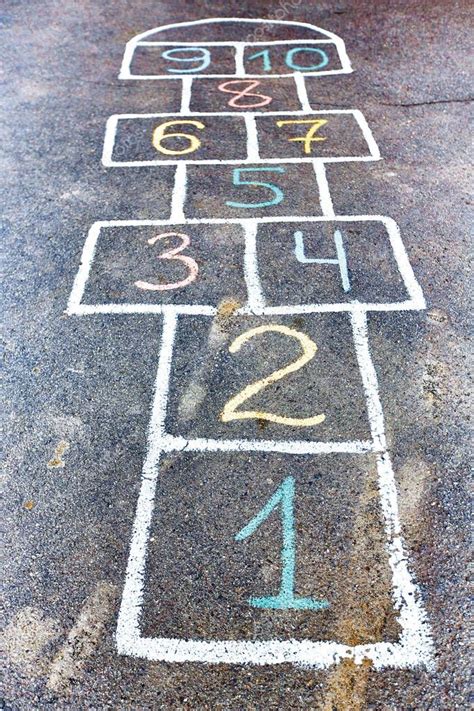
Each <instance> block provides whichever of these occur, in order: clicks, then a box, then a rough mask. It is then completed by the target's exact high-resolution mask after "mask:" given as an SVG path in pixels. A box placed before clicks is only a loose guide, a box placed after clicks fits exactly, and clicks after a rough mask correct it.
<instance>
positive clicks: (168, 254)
mask: <svg viewBox="0 0 474 711" xmlns="http://www.w3.org/2000/svg"><path fill="white" fill-rule="evenodd" d="M167 237H179V239H180V240H181V244H180V245H178V247H174V248H173V249H168V250H166V251H165V252H162V254H159V255H158V259H170V260H176V261H178V262H182V263H183V264H185V265H186V267H187V268H188V271H189V274H188V276H187V277H186V278H185V279H182V280H181V281H176V282H172V283H170V284H152V283H151V282H148V281H136V282H135V286H137V287H138V288H139V289H146V290H148V291H168V290H170V289H179V288H181V287H183V286H187V285H188V284H191V283H192V282H193V281H194V280H195V279H196V277H197V275H198V271H199V267H198V265H197V262H196V261H195V260H194V259H193V258H192V257H188V256H186V255H184V254H180V252H182V251H183V249H186V247H189V243H190V239H189V237H188V235H185V234H183V233H181V232H164V233H163V234H161V235H156V236H155V237H151V239H149V240H148V244H150V245H154V244H155V242H157V241H158V240H159V239H166V238H167Z"/></svg>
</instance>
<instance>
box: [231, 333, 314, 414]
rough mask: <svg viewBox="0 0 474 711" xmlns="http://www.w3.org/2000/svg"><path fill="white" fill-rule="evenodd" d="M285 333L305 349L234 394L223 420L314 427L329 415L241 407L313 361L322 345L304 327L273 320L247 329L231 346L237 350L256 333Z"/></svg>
mask: <svg viewBox="0 0 474 711" xmlns="http://www.w3.org/2000/svg"><path fill="white" fill-rule="evenodd" d="M272 332H273V333H281V334H283V335H284V336H287V337H289V338H294V339H295V340H296V341H298V342H299V344H300V346H301V348H302V350H303V353H302V355H301V356H300V357H299V358H297V359H296V360H295V361H293V362H292V363H289V364H288V365H286V366H285V367H284V368H279V369H278V370H275V371H274V372H273V373H271V374H270V375H267V376H266V377H265V378H261V380H256V381H255V382H253V383H250V385H247V386H246V387H245V388H244V389H243V390H241V391H240V392H239V393H238V394H237V395H234V397H232V398H231V399H230V400H228V402H226V404H225V405H224V408H223V410H222V413H221V415H220V418H221V420H222V422H231V421H232V420H248V419H255V420H267V421H268V422H275V423H277V424H280V425H289V426H291V427H313V426H314V425H319V424H321V422H324V420H325V419H326V416H325V415H321V414H320V415H316V416H314V417H285V416H283V415H274V414H272V413H271V412H264V411H262V410H237V408H238V407H240V405H242V404H243V403H244V402H245V401H246V400H248V399H249V398H251V397H253V396H254V395H257V393H259V392H260V391H261V390H263V389H264V388H267V387H268V386H269V385H272V384H273V383H276V382H277V381H278V380H282V378H285V377H286V376H287V375H289V374H290V373H296V371H297V370H299V369H300V368H303V367H304V366H305V365H306V363H309V361H310V360H312V359H313V358H314V356H315V354H316V351H317V350H318V347H317V346H316V343H314V341H312V340H311V338H309V336H307V335H306V334H305V333H302V332H301V331H296V330H295V329H294V328H288V326H282V325H280V324H269V325H266V326H257V327H256V328H251V329H249V330H248V331H245V333H242V334H241V335H240V336H238V337H237V338H236V339H235V340H234V341H232V343H231V344H230V346H229V351H230V352H231V353H237V352H238V351H239V350H240V349H241V348H242V346H243V345H244V344H245V343H247V341H249V340H250V339H251V338H255V336H260V335H262V334H264V333H272Z"/></svg>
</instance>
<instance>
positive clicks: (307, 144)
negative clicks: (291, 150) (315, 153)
mask: <svg viewBox="0 0 474 711" xmlns="http://www.w3.org/2000/svg"><path fill="white" fill-rule="evenodd" d="M290 123H310V124H312V126H311V128H310V129H309V131H308V132H307V134H306V136H295V138H289V139H288V140H289V141H302V142H303V143H304V152H305V153H311V144H312V143H314V142H315V141H325V140H326V138H327V136H315V135H314V134H315V133H316V131H318V130H319V129H320V128H321V127H322V126H324V124H326V123H327V119H293V120H291V121H290V120H288V121H287V120H285V121H277V122H276V124H277V126H278V128H281V126H285V125H286V124H290Z"/></svg>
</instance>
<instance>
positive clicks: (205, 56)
mask: <svg viewBox="0 0 474 711" xmlns="http://www.w3.org/2000/svg"><path fill="white" fill-rule="evenodd" d="M186 52H190V53H191V55H192V56H191V57H175V54H176V53H178V54H183V53H186ZM196 52H200V53H201V54H200V55H196ZM161 56H162V57H163V59H168V60H171V61H173V62H180V63H181V64H183V63H185V62H186V63H188V64H189V62H196V61H199V62H201V64H200V65H199V66H197V67H190V68H189V69H175V68H173V67H167V69H166V71H167V72H172V73H174V74H190V73H193V74H194V73H195V72H202V71H204V69H207V67H208V66H209V64H210V63H211V53H210V51H209V50H208V49H206V48H205V47H195V48H194V47H177V48H175V49H167V50H166V51H165V52H162V53H161Z"/></svg>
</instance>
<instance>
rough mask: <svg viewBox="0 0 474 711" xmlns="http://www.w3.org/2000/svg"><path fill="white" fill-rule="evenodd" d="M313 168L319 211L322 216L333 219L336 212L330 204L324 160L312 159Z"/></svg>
mask: <svg viewBox="0 0 474 711" xmlns="http://www.w3.org/2000/svg"><path fill="white" fill-rule="evenodd" d="M313 169H314V174H315V176H316V183H317V186H318V190H319V204H320V207H321V212H322V213H323V215H324V217H327V218H329V219H333V218H334V217H335V216H336V214H335V212H334V206H333V204H332V198H331V192H330V190H329V184H328V181H327V176H326V168H325V167H324V160H321V159H314V160H313Z"/></svg>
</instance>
